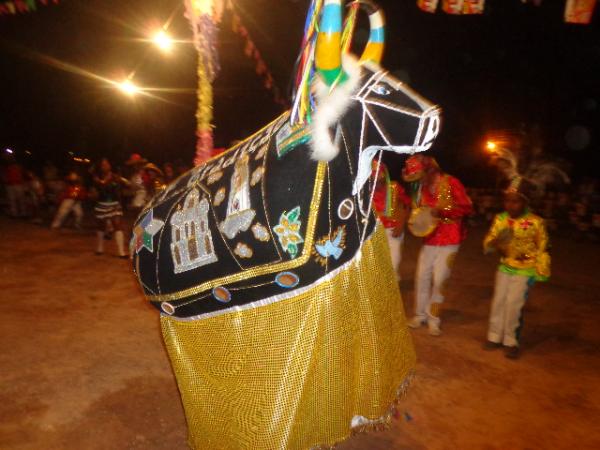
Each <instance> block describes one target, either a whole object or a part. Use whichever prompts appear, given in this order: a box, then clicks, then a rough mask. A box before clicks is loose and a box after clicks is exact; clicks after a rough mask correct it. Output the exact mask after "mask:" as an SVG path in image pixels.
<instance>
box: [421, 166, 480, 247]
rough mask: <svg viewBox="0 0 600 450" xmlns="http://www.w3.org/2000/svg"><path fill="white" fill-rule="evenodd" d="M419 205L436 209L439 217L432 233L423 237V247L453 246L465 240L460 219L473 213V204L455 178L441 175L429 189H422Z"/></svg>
mask: <svg viewBox="0 0 600 450" xmlns="http://www.w3.org/2000/svg"><path fill="white" fill-rule="evenodd" d="M419 204H420V205H421V206H429V207H431V208H436V209H437V210H438V211H439V217H440V222H439V223H438V225H437V227H436V228H435V230H434V231H433V233H431V234H430V235H429V236H427V237H425V239H424V243H425V245H454V244H460V243H461V242H462V241H463V240H464V239H465V237H466V235H467V230H466V228H465V227H464V225H463V220H462V219H463V216H468V215H469V214H472V213H473V204H472V203H471V199H470V198H469V196H468V195H467V192H466V191H465V187H464V186H463V185H462V183H461V182H460V181H458V179H457V178H454V177H453V176H451V175H448V174H441V175H440V177H439V178H438V180H437V182H436V183H434V185H433V186H432V187H431V189H430V188H429V187H422V190H421V199H420V202H419Z"/></svg>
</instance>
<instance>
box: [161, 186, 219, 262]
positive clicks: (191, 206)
mask: <svg viewBox="0 0 600 450" xmlns="http://www.w3.org/2000/svg"><path fill="white" fill-rule="evenodd" d="M208 211H209V204H208V201H207V200H206V198H202V200H200V193H199V192H198V189H192V190H191V191H190V193H189V194H188V195H187V196H186V197H185V200H184V202H183V209H180V210H178V211H177V212H175V213H174V214H173V216H171V220H170V222H169V223H170V224H171V256H172V257H173V266H174V268H175V269H174V270H175V273H181V272H186V271H188V270H191V269H195V268H196V267H201V266H205V265H207V264H211V263H213V262H215V261H217V260H218V258H217V255H216V254H215V249H214V246H213V241H212V234H211V232H210V228H209V226H208Z"/></svg>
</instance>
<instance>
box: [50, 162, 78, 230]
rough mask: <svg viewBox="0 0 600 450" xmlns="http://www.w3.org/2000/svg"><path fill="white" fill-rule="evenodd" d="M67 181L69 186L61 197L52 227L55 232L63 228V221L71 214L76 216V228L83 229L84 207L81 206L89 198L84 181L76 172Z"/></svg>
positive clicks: (68, 176) (70, 174)
mask: <svg viewBox="0 0 600 450" xmlns="http://www.w3.org/2000/svg"><path fill="white" fill-rule="evenodd" d="M65 181H66V182H67V186H66V187H65V189H64V191H63V192H62V194H61V196H60V206H59V207H58V210H57V211H56V214H55V215H54V220H53V221H52V225H51V228H52V229H54V230H55V229H58V228H60V227H61V225H62V223H63V221H64V220H65V219H66V218H67V216H68V215H69V214H70V213H71V212H73V215H74V216H75V228H80V227H81V220H82V219H83V207H82V205H81V204H82V202H83V201H84V200H85V199H86V197H87V191H86V189H85V186H84V185H83V181H82V180H81V177H80V176H79V175H78V174H77V172H74V171H73V172H71V173H69V175H67V177H66V178H65Z"/></svg>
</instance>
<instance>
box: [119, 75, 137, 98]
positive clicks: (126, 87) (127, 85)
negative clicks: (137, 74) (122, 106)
mask: <svg viewBox="0 0 600 450" xmlns="http://www.w3.org/2000/svg"><path fill="white" fill-rule="evenodd" d="M117 87H118V88H119V89H120V90H121V92H123V93H125V94H127V95H129V96H131V97H132V96H134V95H135V94H137V93H138V92H140V88H139V87H137V86H136V85H135V84H133V82H132V81H131V80H130V79H126V80H124V81H122V82H121V83H118V84H117Z"/></svg>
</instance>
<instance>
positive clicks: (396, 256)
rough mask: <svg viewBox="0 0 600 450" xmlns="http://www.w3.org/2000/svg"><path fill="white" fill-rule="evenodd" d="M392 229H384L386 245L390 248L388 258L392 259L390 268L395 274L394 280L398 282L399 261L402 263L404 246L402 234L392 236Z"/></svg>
mask: <svg viewBox="0 0 600 450" xmlns="http://www.w3.org/2000/svg"><path fill="white" fill-rule="evenodd" d="M393 233H394V229H393V228H386V229H385V234H386V236H387V241H388V245H389V247H390V256H391V257H392V267H393V268H394V273H395V274H396V279H397V280H398V281H400V261H402V245H403V244H404V233H402V234H401V235H400V236H398V237H394V236H393Z"/></svg>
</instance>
